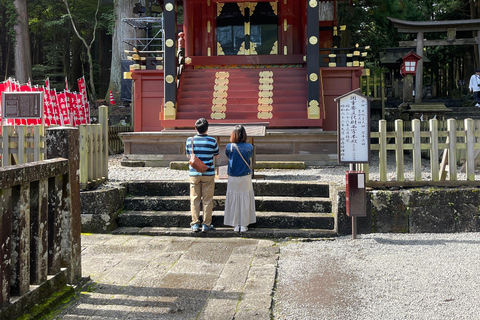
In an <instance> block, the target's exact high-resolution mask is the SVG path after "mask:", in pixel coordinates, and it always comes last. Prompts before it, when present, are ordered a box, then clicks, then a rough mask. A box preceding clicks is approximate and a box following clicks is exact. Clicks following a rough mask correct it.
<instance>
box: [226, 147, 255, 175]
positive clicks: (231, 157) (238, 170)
mask: <svg viewBox="0 0 480 320" xmlns="http://www.w3.org/2000/svg"><path fill="white" fill-rule="evenodd" d="M236 145H237V147H238V150H240V152H241V153H242V156H243V158H244V159H245V161H247V162H248V164H249V165H250V166H251V165H252V158H253V146H252V145H251V144H250V143H246V142H239V143H237V144H236ZM225 155H226V156H227V157H228V170H227V173H228V175H229V176H233V177H240V176H246V175H249V174H251V173H252V172H251V170H250V168H249V167H248V166H247V164H246V163H245V161H243V159H242V157H241V156H240V154H238V151H237V149H236V148H235V147H234V146H233V143H229V144H227V148H226V150H225Z"/></svg>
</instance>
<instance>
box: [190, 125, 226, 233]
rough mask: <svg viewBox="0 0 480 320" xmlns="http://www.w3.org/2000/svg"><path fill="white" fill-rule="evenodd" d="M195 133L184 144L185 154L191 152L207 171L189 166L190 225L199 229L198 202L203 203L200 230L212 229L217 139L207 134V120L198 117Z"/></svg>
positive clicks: (193, 229)
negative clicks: (203, 164)
mask: <svg viewBox="0 0 480 320" xmlns="http://www.w3.org/2000/svg"><path fill="white" fill-rule="evenodd" d="M195 130H197V135H195V136H194V137H189V138H188V139H187V144H186V152H187V155H188V156H190V155H191V154H192V139H193V153H194V154H195V155H196V156H197V157H198V158H199V159H200V160H202V161H203V163H205V164H206V165H207V166H208V169H207V171H205V172H203V173H201V172H198V171H196V170H195V169H194V168H192V166H189V171H190V173H189V175H190V210H191V213H192V222H191V223H190V226H191V227H192V231H193V232H198V231H200V224H201V221H200V203H203V224H202V232H207V231H210V230H214V228H213V225H212V210H213V193H214V190H215V168H214V162H213V159H214V158H218V156H219V154H220V153H219V150H218V145H217V140H216V139H215V138H213V137H210V136H208V135H207V131H208V121H207V120H206V119H205V118H200V119H198V120H197V122H195Z"/></svg>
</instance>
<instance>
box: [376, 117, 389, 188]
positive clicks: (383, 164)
mask: <svg viewBox="0 0 480 320" xmlns="http://www.w3.org/2000/svg"><path fill="white" fill-rule="evenodd" d="M379 133H380V137H379V141H378V142H379V143H380V151H379V158H380V159H379V165H378V167H379V168H378V169H379V170H380V181H387V121H386V120H380V121H379Z"/></svg>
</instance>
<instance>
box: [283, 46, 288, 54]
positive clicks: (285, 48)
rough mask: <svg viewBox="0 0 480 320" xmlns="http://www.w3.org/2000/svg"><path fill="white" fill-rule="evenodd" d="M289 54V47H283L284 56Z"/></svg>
mask: <svg viewBox="0 0 480 320" xmlns="http://www.w3.org/2000/svg"><path fill="white" fill-rule="evenodd" d="M287 54H288V48H287V46H283V55H285V56H286V55H287Z"/></svg>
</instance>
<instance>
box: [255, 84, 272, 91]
mask: <svg viewBox="0 0 480 320" xmlns="http://www.w3.org/2000/svg"><path fill="white" fill-rule="evenodd" d="M258 89H259V90H261V91H272V90H273V84H261V85H259V86H258Z"/></svg>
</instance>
